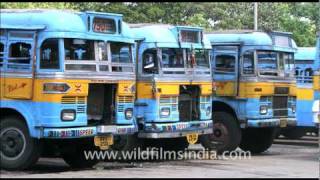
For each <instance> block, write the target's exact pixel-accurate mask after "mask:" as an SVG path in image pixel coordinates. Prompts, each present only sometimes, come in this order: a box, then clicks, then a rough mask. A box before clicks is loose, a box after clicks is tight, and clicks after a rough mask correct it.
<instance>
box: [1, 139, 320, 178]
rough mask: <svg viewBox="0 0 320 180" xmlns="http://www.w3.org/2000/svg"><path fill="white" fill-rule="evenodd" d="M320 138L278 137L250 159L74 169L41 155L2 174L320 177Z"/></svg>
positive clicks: (5, 175)
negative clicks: (28, 166) (34, 161)
mask: <svg viewBox="0 0 320 180" xmlns="http://www.w3.org/2000/svg"><path fill="white" fill-rule="evenodd" d="M317 140H318V138H317V137H313V138H308V137H307V138H303V139H302V140H300V142H299V141H293V142H292V141H290V140H285V139H280V140H276V141H275V144H273V145H272V147H271V148H270V149H268V151H266V152H264V153H262V154H260V155H252V156H251V158H248V157H247V158H246V159H244V157H238V158H234V157H231V156H226V157H224V158H221V157H220V158H218V159H211V160H204V159H201V160H171V161H163V160H162V161H160V160H158V161H138V162H134V163H132V162H131V163H130V162H100V163H99V164H98V165H96V166H95V168H92V169H81V170H75V169H71V168H70V167H69V166H68V165H67V164H65V163H64V161H63V160H62V159H59V158H54V159H49V158H41V159H40V160H39V162H38V163H37V165H36V166H35V167H33V168H32V169H30V170H25V171H17V172H10V171H5V170H1V171H0V173H1V174H0V176H1V178H20V177H26V178H39V177H44V178H46V177H47V178H65V177H68V178H76V177H80V178H81V177H97V178H118V177H128V178H129V177H134V178H145V177H150V178H152V177H154V178H156V177H161V178H163V177H165V178H169V177H181V178H185V177H187V178H193V177H194V178H195V177H220V178H243V177H250V178H257V177H265V178H272V177H273V178H282V177H283V178H295V177H307V178H319V169H320V164H319V160H320V159H319V157H320V151H319V148H318V147H319V146H318V145H319V144H318V141H317ZM306 141H308V143H306ZM201 148H202V147H201V146H200V145H192V146H189V149H191V150H195V149H198V150H199V149H201ZM227 158H229V159H227ZM232 158H233V159H232Z"/></svg>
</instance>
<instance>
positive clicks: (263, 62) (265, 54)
mask: <svg viewBox="0 0 320 180" xmlns="http://www.w3.org/2000/svg"><path fill="white" fill-rule="evenodd" d="M257 58H258V70H259V73H260V75H267V76H285V77H292V76H293V75H294V59H293V53H287V52H275V51H257ZM280 74H281V75H280Z"/></svg>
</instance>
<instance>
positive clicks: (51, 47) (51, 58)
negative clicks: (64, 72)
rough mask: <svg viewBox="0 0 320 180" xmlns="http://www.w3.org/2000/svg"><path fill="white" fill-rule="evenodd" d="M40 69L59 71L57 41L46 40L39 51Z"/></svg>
mask: <svg viewBox="0 0 320 180" xmlns="http://www.w3.org/2000/svg"><path fill="white" fill-rule="evenodd" d="M40 68H41V69H59V68H60V67H59V40H58V39H47V40H45V41H44V42H43V43H42V45H41V49H40Z"/></svg>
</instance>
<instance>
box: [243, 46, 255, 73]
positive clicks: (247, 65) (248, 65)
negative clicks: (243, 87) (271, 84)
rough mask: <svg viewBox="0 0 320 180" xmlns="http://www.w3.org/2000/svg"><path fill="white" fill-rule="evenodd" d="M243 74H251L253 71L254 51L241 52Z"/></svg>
mask: <svg viewBox="0 0 320 180" xmlns="http://www.w3.org/2000/svg"><path fill="white" fill-rule="evenodd" d="M242 71H243V74H253V73H254V53H253V51H251V52H245V53H244V54H243V70H242Z"/></svg>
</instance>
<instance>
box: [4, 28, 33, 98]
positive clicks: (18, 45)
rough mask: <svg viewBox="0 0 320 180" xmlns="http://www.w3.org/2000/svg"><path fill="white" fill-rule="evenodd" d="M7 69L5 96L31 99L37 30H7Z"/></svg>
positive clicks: (5, 73) (5, 74)
mask: <svg viewBox="0 0 320 180" xmlns="http://www.w3.org/2000/svg"><path fill="white" fill-rule="evenodd" d="M6 37H7V39H6V41H5V46H6V48H5V49H6V53H5V54H6V55H5V57H6V69H5V72H4V77H5V80H4V97H6V98H10V99H31V98H32V94H33V78H34V71H35V69H34V67H33V66H34V63H35V62H34V61H35V58H34V55H35V42H36V39H35V32H34V31H19V30H10V31H7V32H6Z"/></svg>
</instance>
